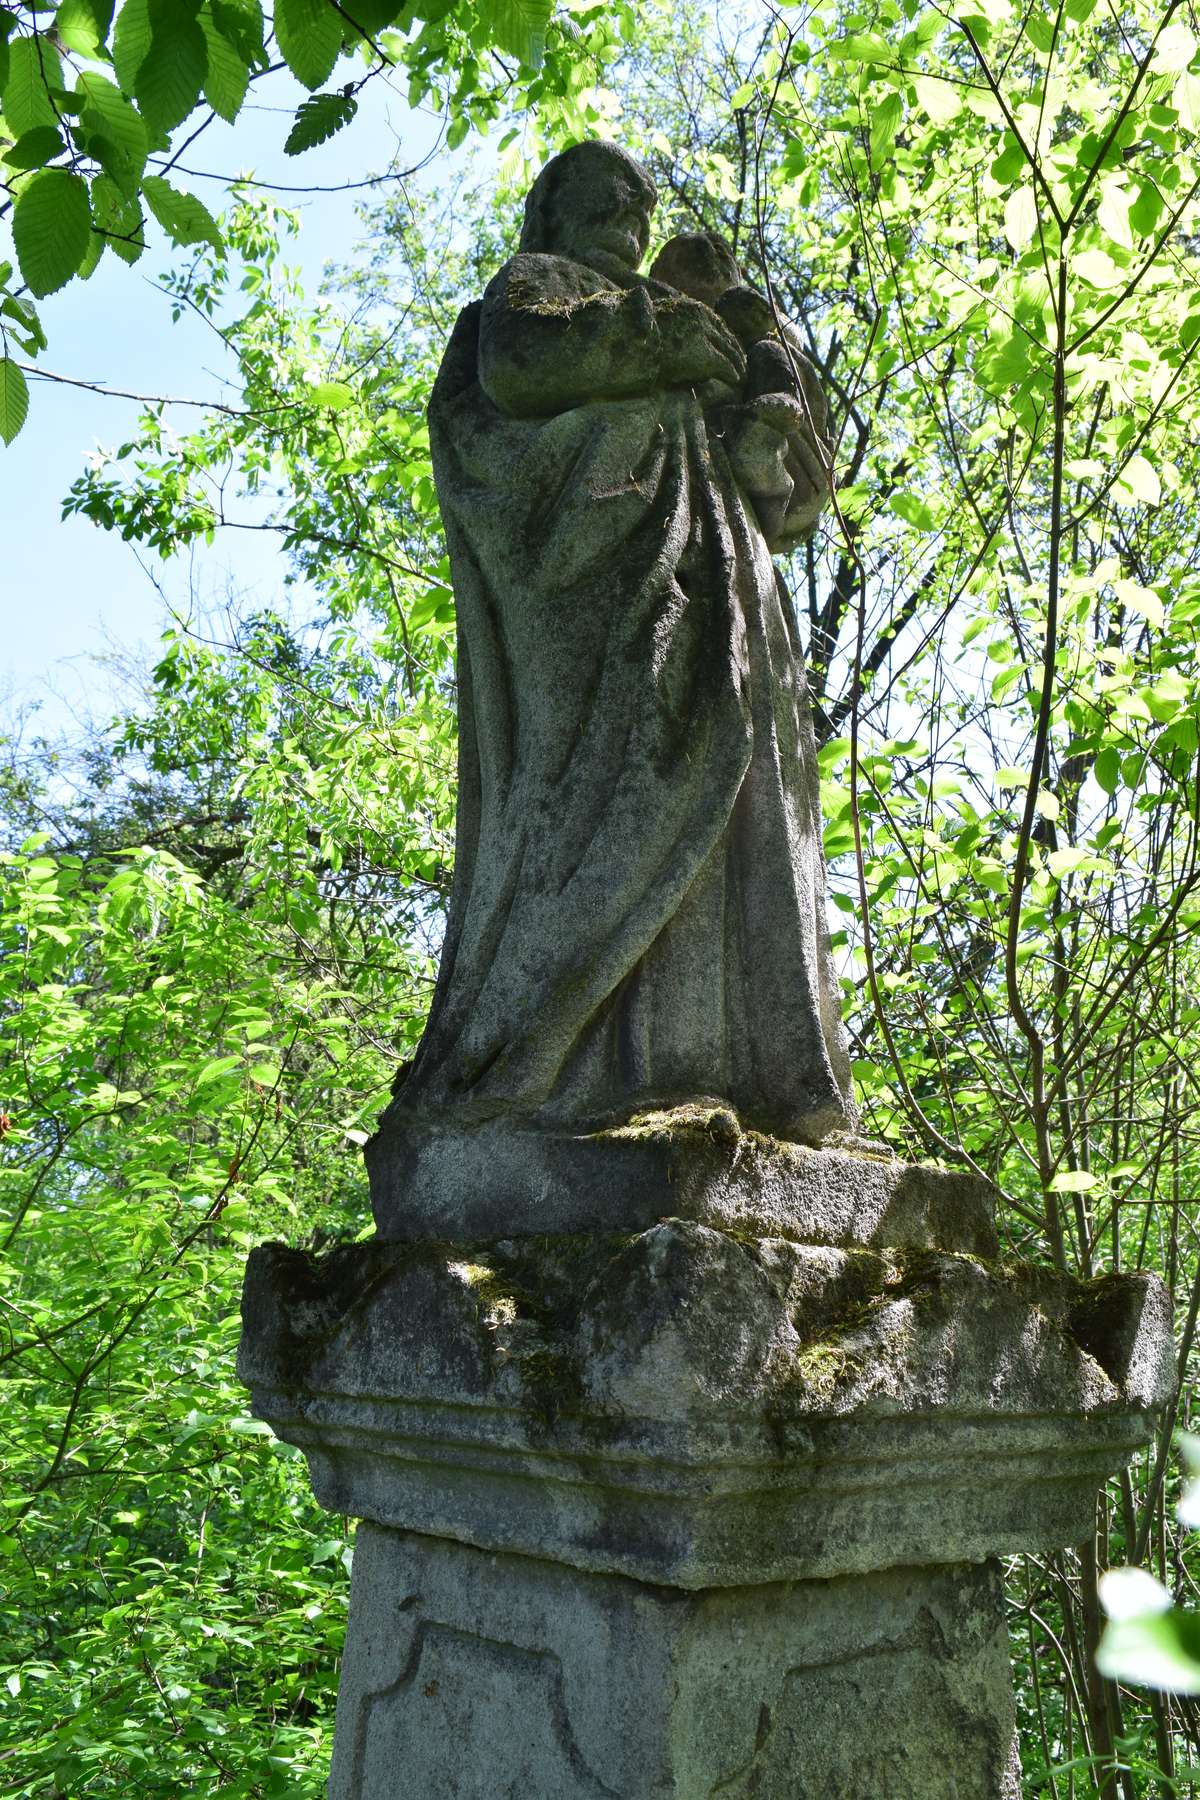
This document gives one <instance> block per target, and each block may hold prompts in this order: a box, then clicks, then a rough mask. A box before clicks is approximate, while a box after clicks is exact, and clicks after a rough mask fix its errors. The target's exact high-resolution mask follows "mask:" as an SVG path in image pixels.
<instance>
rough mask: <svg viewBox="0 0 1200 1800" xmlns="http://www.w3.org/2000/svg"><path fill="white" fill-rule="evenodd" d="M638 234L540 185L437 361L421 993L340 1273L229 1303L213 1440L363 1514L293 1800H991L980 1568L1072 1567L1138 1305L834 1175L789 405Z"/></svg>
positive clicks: (293, 1280)
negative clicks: (451, 699) (449, 599)
mask: <svg viewBox="0 0 1200 1800" xmlns="http://www.w3.org/2000/svg"><path fill="white" fill-rule="evenodd" d="M653 200H654V191H653V188H652V186H651V184H650V182H649V180H648V179H647V177H646V175H645V173H644V172H643V171H642V170H641V169H640V168H639V167H638V165H637V164H636V163H634V162H633V161H631V160H630V158H628V157H627V156H624V155H623V154H622V153H621V152H620V151H618V150H616V149H614V148H613V147H612V146H609V145H599V144H584V145H579V146H577V147H576V148H575V149H574V150H572V151H569V152H567V153H566V154H565V155H563V156H561V157H558V158H556V159H555V160H554V161H553V162H552V163H551V164H550V165H549V166H548V168H547V169H546V170H545V171H544V172H543V174H542V176H541V177H540V178H539V180H538V182H537V183H536V184H535V186H534V188H533V190H532V192H531V194H530V197H529V202H528V207H527V215H526V225H525V234H524V238H523V242H522V248H521V251H520V253H519V254H518V255H517V256H515V257H514V258H513V259H512V260H511V261H510V262H509V263H508V264H507V265H506V266H505V267H504V268H503V269H502V270H501V271H500V272H499V274H498V275H497V276H496V277H495V279H494V280H493V281H492V282H491V283H490V285H489V287H488V289H487V293H486V294H485V296H484V299H483V301H482V303H481V304H476V305H474V306H471V307H468V309H467V310H466V312H465V313H464V314H463V316H462V318H461V319H460V320H459V322H458V325H457V326H456V328H455V332H454V336H453V339H452V341H451V344H450V346H449V348H448V350H447V352H446V356H445V360H444V362H443V364H442V369H441V373H440V375H439V377H438V382H437V387H436V390H435V393H434V396H433V402H432V405H431V408H430V421H431V429H432V438H433V450H434V466H435V472H436V475H437V483H438V493H439V498H440V501H441V505H442V510H443V513H444V516H445V522H446V530H447V534H448V538H449V542H450V548H451V563H452V570H453V577H454V588H455V596H456V599H457V603H458V611H459V636H460V668H459V678H460V711H461V726H462V765H461V781H462V787H461V793H460V801H459V842H458V853H457V856H458V860H457V866H456V870H455V889H454V900H453V904H452V908H451V915H450V921H449V926H448V930H447V935H446V944H445V951H444V955H443V962H442V969H441V976H440V980H439V983H438V989H437V994H436V997H435V1001H434V1006H433V1011H432V1014H431V1017H430V1022H429V1027H428V1030H427V1032H426V1035H425V1038H424V1040H423V1042H422V1045H421V1048H420V1052H419V1054H418V1056H417V1059H416V1062H415V1065H414V1066H413V1068H412V1069H411V1070H409V1071H408V1073H407V1076H406V1078H405V1079H404V1080H403V1081H402V1082H401V1083H400V1084H399V1086H398V1089H397V1095H396V1099H395V1101H394V1102H393V1105H392V1106H391V1107H390V1108H389V1111H388V1114H387V1115H385V1119H384V1122H383V1125H382V1127H381V1129H380V1131H379V1132H378V1133H377V1135H376V1137H375V1138H374V1139H373V1140H372V1143H371V1144H370V1146H369V1147H368V1166H369V1169H370V1176H371V1197H372V1204H373V1207H374V1210H375V1217H376V1221H377V1225H378V1228H379V1229H378V1236H377V1237H375V1238H373V1239H371V1240H370V1241H367V1242H355V1243H352V1244H346V1245H343V1246H341V1247H340V1248H338V1249H336V1250H334V1251H332V1252H330V1254H329V1255H328V1256H325V1257H322V1258H314V1257H312V1256H310V1255H308V1254H306V1253H304V1252H301V1251H297V1250H290V1249H288V1248H287V1247H286V1246H284V1245H281V1244H268V1245H263V1246H261V1247H260V1248H259V1249H258V1250H256V1251H255V1252H254V1255H253V1256H252V1257H251V1260H250V1266H249V1269H248V1271H247V1278H246V1288H245V1294H244V1298H243V1319H244V1326H245V1329H244V1333H243V1338H242V1346H241V1351H240V1360H239V1367H240V1369H241V1372H242V1376H243V1379H244V1380H245V1381H246V1382H247V1383H248V1384H249V1385H250V1386H251V1388H252V1390H253V1404H254V1408H255V1411H256V1412H257V1413H258V1414H259V1415H260V1416H262V1417H264V1418H267V1419H269V1420H270V1422H271V1424H272V1425H273V1427H274V1428H275V1430H276V1431H277V1432H278V1433H279V1434H280V1436H281V1437H284V1438H286V1439H287V1440H289V1441H290V1442H292V1443H296V1444H300V1445H302V1446H303V1447H304V1450H305V1452H306V1454H307V1456H308V1459H309V1466H310V1469H311V1472H312V1477H313V1485H314V1488H315V1491H316V1493H317V1495H318V1497H319V1498H320V1499H321V1501H322V1502H323V1503H324V1504H325V1505H327V1506H329V1507H330V1508H332V1509H333V1510H335V1511H337V1512H339V1513H341V1514H344V1515H349V1516H351V1517H354V1518H357V1519H359V1520H361V1521H362V1523H361V1524H360V1526H359V1530H358V1534H357V1538H356V1541H355V1551H354V1583H353V1590H352V1598H351V1607H350V1621H349V1629H348V1634H347V1640H346V1651H345V1656H344V1659H343V1664H342V1673H341V1683H340V1688H339V1697H338V1719H337V1733H336V1740H335V1749H334V1760H333V1770H332V1773H331V1777H330V1789H329V1791H330V1800H603V1797H604V1796H609V1797H612V1800H715V1797H716V1796H719V1795H724V1796H731V1797H733V1800H751V1797H753V1800H1018V1795H1019V1793H1020V1774H1019V1769H1018V1767H1017V1755H1016V1732H1015V1717H1014V1707H1013V1696H1012V1685H1011V1673H1010V1668H1009V1659H1008V1649H1007V1638H1006V1633H1005V1624H1004V1607H1003V1595H1002V1585H1001V1574H1000V1568H999V1564H998V1563H997V1561H996V1560H995V1559H996V1557H997V1556H998V1555H999V1554H1001V1553H1003V1552H1007V1551H1014V1550H1022V1549H1035V1548H1047V1549H1048V1548H1055V1547H1059V1546H1062V1545H1065V1544H1072V1543H1078V1542H1080V1541H1081V1540H1082V1539H1083V1538H1084V1537H1085V1535H1087V1534H1088V1533H1089V1532H1091V1531H1092V1530H1093V1529H1094V1523H1095V1494H1096V1489H1097V1487H1098V1486H1099V1484H1100V1483H1101V1482H1102V1481H1104V1480H1105V1479H1106V1478H1107V1477H1108V1475H1109V1474H1110V1473H1112V1472H1113V1471H1114V1470H1115V1469H1117V1468H1119V1467H1120V1466H1121V1465H1122V1464H1123V1463H1124V1462H1125V1461H1127V1460H1128V1458H1129V1456H1130V1454H1131V1453H1132V1451H1133V1450H1134V1448H1135V1447H1136V1446H1137V1445H1138V1444H1139V1443H1141V1442H1144V1441H1145V1438H1146V1436H1147V1434H1148V1431H1149V1428H1150V1424H1151V1420H1152V1416H1153V1413H1154V1409H1155V1408H1156V1407H1157V1406H1159V1405H1160V1404H1161V1402H1162V1400H1163V1399H1164V1397H1165V1396H1166V1395H1167V1394H1168V1393H1170V1392H1171V1389H1172V1357H1171V1342H1170V1328H1169V1320H1170V1306H1169V1301H1168V1299H1167V1296H1166V1294H1165V1291H1164V1290H1163V1289H1162V1287H1161V1285H1160V1284H1158V1283H1156V1282H1155V1281H1154V1279H1153V1278H1151V1277H1144V1276H1137V1275H1114V1276H1111V1277H1108V1278H1107V1279H1105V1280H1102V1281H1099V1282H1090V1283H1076V1282H1073V1281H1071V1280H1069V1279H1067V1278H1066V1277H1061V1276H1058V1275H1056V1274H1054V1273H1053V1272H1051V1271H1046V1270H1040V1269H1036V1268H1028V1267H1023V1266H1020V1265H1013V1264H1010V1263H1005V1262H1003V1261H1001V1259H1000V1245H999V1242H998V1239H997V1235H996V1230H995V1224H994V1219H993V1209H994V1194H993V1193H992V1191H991V1189H990V1188H989V1186H988V1184H987V1183H986V1182H982V1181H977V1180H975V1179H973V1178H972V1177H969V1176H965V1175H961V1174H957V1173H955V1172H954V1171H952V1170H949V1169H945V1168H939V1167H929V1166H925V1165H909V1164H905V1163H903V1162H901V1161H900V1160H899V1159H898V1158H896V1157H894V1156H892V1155H891V1154H890V1153H889V1152H888V1151H887V1150H886V1149H884V1148H883V1147H882V1146H879V1145H873V1144H870V1143H867V1142H865V1141H864V1140H862V1139H861V1138H857V1137H855V1136H853V1135H852V1134H847V1133H845V1132H840V1133H839V1132H838V1130H837V1128H838V1127H841V1126H845V1125H846V1124H847V1123H848V1122H850V1121H851V1120H852V1111H851V1103H850V1098H849V1083H848V1072H847V1068H846V1061H845V1057H844V1053H843V1050H842V1045H841V1038H840V1034H839V1029H838V1022H837V1008H836V1001H835V994H834V988H833V982H832V977H831V971H830V966H829V953H828V946H827V943H826V938H825V928H824V919H823V885H824V884H823V878H822V869H821V857H820V849H819V843H820V839H819V820H818V816H817V792H816V779H815V770H814V753H813V742H812V735H811V729H810V725H809V721H808V715H807V703H806V697H805V690H804V678H803V673H802V669H801V664H800V657H799V653H798V650H797V647H796V643H795V639H794V636H793V633H792V628H791V624H790V620H789V614H788V609H787V606H786V604H785V603H784V601H783V599H782V598H781V595H780V591H779V588H778V585H777V583H776V579H775V574H774V570H773V568H772V564H771V555H770V549H771V546H772V545H774V544H780V543H785V542H788V541H791V540H792V539H794V537H795V536H796V535H798V534H799V533H801V532H803V531H804V530H807V529H808V528H810V526H811V524H812V522H813V520H814V519H815V517H816V515H817V513H818V512H819V510H820V507H821V505H822V503H823V501H824V499H825V498H826V497H827V496H826V493H825V474H824V470H825V467H826V466H827V459H826V458H825V457H824V456H823V454H822V453H821V450H822V447H821V444H820V441H819V440H820V437H821V435H822V434H823V432H824V430H825V425H824V407H823V401H822V398H821V394H820V389H819V385H817V384H815V381H814V378H813V376H812V373H811V371H807V370H806V367H805V365H804V363H803V361H802V360H800V359H799V350H798V345H797V344H795V343H794V342H789V341H788V340H786V337H785V335H784V334H783V333H781V331H780V328H779V326H778V324H777V322H776V321H775V320H774V318H773V316H772V314H771V309H770V308H765V310H764V307H765V303H764V302H763V301H762V299H761V296H756V295H755V294H754V293H753V292H752V291H751V290H749V289H747V288H746V287H745V286H744V284H743V283H742V282H741V277H740V275H739V273H738V270H737V267H736V264H735V263H734V261H733V258H732V256H731V255H730V254H729V253H728V251H726V250H725V249H724V247H723V246H720V245H719V244H714V243H713V242H712V241H711V240H704V242H702V243H701V242H697V241H695V239H694V238H693V240H692V241H690V243H682V242H681V241H679V240H676V241H675V242H674V244H673V245H669V246H668V247H667V252H666V253H664V254H665V262H660V263H659V264H657V265H656V270H657V275H658V276H659V277H663V276H665V277H666V278H667V279H651V280H645V279H643V278H641V277H640V276H639V275H638V274H637V267H638V264H639V262H640V260H641V258H642V255H643V252H644V250H645V247H646V240H647V228H648V222H649V216H650V209H651V206H652V205H653ZM683 290H688V291H683ZM784 331H785V332H786V327H785V328H784Z"/></svg>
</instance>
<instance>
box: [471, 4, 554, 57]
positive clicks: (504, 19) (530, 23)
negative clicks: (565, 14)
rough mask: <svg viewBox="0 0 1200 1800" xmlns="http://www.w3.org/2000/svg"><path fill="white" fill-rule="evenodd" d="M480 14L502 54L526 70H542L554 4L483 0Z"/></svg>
mask: <svg viewBox="0 0 1200 1800" xmlns="http://www.w3.org/2000/svg"><path fill="white" fill-rule="evenodd" d="M480 11H481V13H482V15H483V21H484V24H485V25H486V26H487V28H488V30H489V31H490V32H491V34H492V36H493V38H494V39H495V41H496V43H497V44H499V46H500V48H501V49H502V50H507V51H508V52H509V53H510V55H512V56H516V57H519V58H520V60H521V62H523V63H524V64H525V66H526V67H527V68H530V69H540V68H541V66H542V62H543V60H544V59H545V55H546V28H547V26H548V25H549V23H550V20H551V17H552V15H553V12H554V0H482V4H481V6H480Z"/></svg>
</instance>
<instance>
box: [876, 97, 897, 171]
mask: <svg viewBox="0 0 1200 1800" xmlns="http://www.w3.org/2000/svg"><path fill="white" fill-rule="evenodd" d="M903 116H904V101H903V100H902V99H901V97H900V95H899V94H894V93H891V94H886V95H885V96H884V97H883V98H882V99H881V100H880V102H879V104H878V106H876V107H875V109H874V110H873V112H872V114H871V131H870V144H871V160H872V161H873V162H879V161H880V160H881V159H882V158H884V157H885V156H887V155H888V153H889V152H890V150H891V147H892V144H893V142H894V141H895V137H896V132H897V131H898V130H899V127H900V121H901V119H902V118H903Z"/></svg>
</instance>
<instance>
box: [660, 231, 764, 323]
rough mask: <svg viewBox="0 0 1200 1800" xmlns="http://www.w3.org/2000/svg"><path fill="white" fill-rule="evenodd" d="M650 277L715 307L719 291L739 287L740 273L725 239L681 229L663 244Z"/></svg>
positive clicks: (722, 292) (713, 234)
mask: <svg viewBox="0 0 1200 1800" xmlns="http://www.w3.org/2000/svg"><path fill="white" fill-rule="evenodd" d="M650 278H651V280H652V281H663V282H665V283H666V284H667V286H668V287H673V288H676V289H677V290H678V291H679V293H681V294H688V295H690V296H691V298H692V299H693V300H703V302H704V304H705V305H706V306H715V305H716V304H717V301H718V300H719V299H720V298H721V295H722V294H725V293H728V291H729V289H730V288H736V287H740V286H741V282H742V272H741V270H740V269H739V268H738V266H737V259H736V257H735V256H734V254H733V251H732V250H731V249H730V248H729V245H728V244H727V243H726V242H725V239H724V238H722V237H718V236H717V235H716V233H715V232H711V231H684V232H681V233H680V234H679V236H678V237H673V238H671V239H670V241H669V242H668V243H666V244H664V245H663V247H662V249H661V250H660V251H659V253H658V255H657V256H656V257H655V259H654V261H653V262H652V263H651V265H650Z"/></svg>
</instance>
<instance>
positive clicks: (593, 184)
mask: <svg viewBox="0 0 1200 1800" xmlns="http://www.w3.org/2000/svg"><path fill="white" fill-rule="evenodd" d="M651 206H652V202H651V201H650V200H649V199H648V198H647V196H646V193H645V190H644V189H642V188H640V187H639V186H638V183H637V180H636V178H635V177H634V175H633V173H632V172H631V171H630V170H629V169H628V168H627V167H625V166H624V165H623V164H622V163H621V162H619V161H618V160H617V159H616V158H615V157H614V158H612V159H611V160H608V159H605V160H603V161H600V160H599V159H595V160H590V161H588V162H582V161H581V162H580V163H579V164H578V165H577V166H576V167H571V168H568V169H565V170H564V171H563V176H562V180H561V184H560V186H559V188H558V190H557V192H556V193H555V195H554V203H553V212H552V215H551V224H552V232H553V239H554V249H555V250H556V251H557V253H558V254H559V255H560V256H569V257H573V258H575V259H576V260H583V259H586V257H587V255H588V253H589V252H595V251H602V252H603V253H604V254H605V255H607V256H615V257H616V258H617V260H618V261H619V262H622V263H624V264H625V266H626V268H629V269H636V268H637V266H638V264H639V263H640V262H641V260H642V258H643V256H644V255H645V254H646V245H647V243H648V241H649V237H650V212H651Z"/></svg>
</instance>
